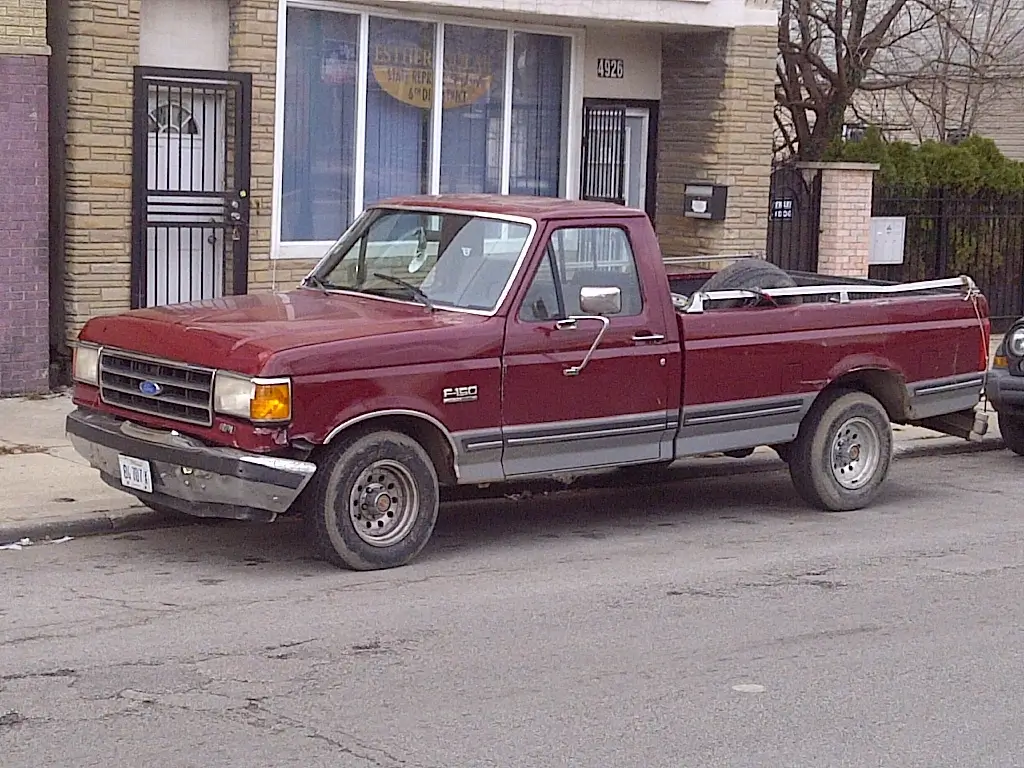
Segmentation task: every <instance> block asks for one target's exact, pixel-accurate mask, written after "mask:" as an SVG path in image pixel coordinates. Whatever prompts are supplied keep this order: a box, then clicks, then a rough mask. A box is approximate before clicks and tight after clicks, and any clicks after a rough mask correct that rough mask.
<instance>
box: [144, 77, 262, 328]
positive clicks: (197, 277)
mask: <svg viewBox="0 0 1024 768" xmlns="http://www.w3.org/2000/svg"><path fill="white" fill-rule="evenodd" d="M251 98H252V76H251V75H250V74H248V73H242V72H211V71H205V70H181V69H163V68H153V67H136V69H135V90H134V115H133V121H134V126H133V128H134V130H133V144H132V154H133V157H132V203H133V206H132V254H131V257H132V258H131V269H132V274H131V290H132V307H133V308H137V307H152V306H160V305H165V304H177V303H182V302H190V301H202V300H210V299H216V298H219V297H221V296H224V295H230V294H242V293H245V292H246V290H247V289H248V271H249V263H248V261H249V231H248V222H249V179H250V133H251V125H250V109H251V107H250V105H251Z"/></svg>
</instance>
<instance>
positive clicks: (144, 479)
mask: <svg viewBox="0 0 1024 768" xmlns="http://www.w3.org/2000/svg"><path fill="white" fill-rule="evenodd" d="M117 461H118V463H119V464H120V465H121V485H123V486H124V487H125V488H131V489H132V490H135V491H142V492H144V493H152V492H153V474H152V472H150V470H149V462H148V461H146V460H145V459H133V458H132V457H131V456H118V457H117Z"/></svg>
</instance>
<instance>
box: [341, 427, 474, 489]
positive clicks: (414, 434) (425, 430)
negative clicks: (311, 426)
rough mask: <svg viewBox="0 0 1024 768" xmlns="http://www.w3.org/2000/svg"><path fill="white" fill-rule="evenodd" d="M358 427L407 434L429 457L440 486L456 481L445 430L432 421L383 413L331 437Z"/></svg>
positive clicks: (365, 431) (451, 452) (450, 447)
mask: <svg viewBox="0 0 1024 768" xmlns="http://www.w3.org/2000/svg"><path fill="white" fill-rule="evenodd" d="M355 430H358V431H359V432H360V433H364V434H365V433H367V432H377V431H383V430H390V431H392V432H400V433H402V434H404V435H408V436H409V437H411V438H412V439H413V440H415V441H416V442H417V443H419V444H420V445H421V446H423V450H425V451H426V452H427V455H428V456H430V460H431V461H432V462H433V464H434V470H435V471H436V472H437V479H438V481H439V482H440V483H441V485H455V484H456V483H457V482H458V480H457V478H456V475H455V455H454V452H453V451H452V444H451V443H450V442H449V441H448V438H447V437H446V436H445V434H444V432H442V431H441V430H440V429H438V428H437V427H436V426H435V425H433V424H431V423H430V422H429V421H427V420H426V419H420V418H417V417H416V416H404V415H384V416H377V417H375V418H372V419H367V420H366V421H361V422H359V423H358V424H353V425H352V426H351V427H349V428H348V429H346V430H344V431H342V432H339V433H338V434H337V435H335V436H334V437H333V438H332V442H334V441H336V440H337V439H338V438H339V437H341V436H342V435H345V434H351V433H352V432H353V431H355Z"/></svg>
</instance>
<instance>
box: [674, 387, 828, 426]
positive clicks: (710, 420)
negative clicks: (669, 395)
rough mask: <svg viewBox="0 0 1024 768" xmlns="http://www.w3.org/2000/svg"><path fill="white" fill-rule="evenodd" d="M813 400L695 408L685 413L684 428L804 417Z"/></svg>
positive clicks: (741, 402)
mask: <svg viewBox="0 0 1024 768" xmlns="http://www.w3.org/2000/svg"><path fill="white" fill-rule="evenodd" d="M813 398H814V395H809V396H796V397H785V398H765V399H759V400H746V401H742V400H741V401H737V402H732V403H714V404H713V405H703V406H694V407H691V408H687V409H686V410H685V411H684V413H683V427H684V428H685V427H696V426H700V425H704V424H725V423H728V422H730V421H743V420H748V419H762V418H768V417H772V416H785V415H789V414H800V415H801V416H802V415H803V411H804V410H805V408H807V407H808V405H809V400H813Z"/></svg>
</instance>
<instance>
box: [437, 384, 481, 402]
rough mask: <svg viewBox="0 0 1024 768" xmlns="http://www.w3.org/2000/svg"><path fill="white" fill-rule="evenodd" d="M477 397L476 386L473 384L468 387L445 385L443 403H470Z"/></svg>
mask: <svg viewBox="0 0 1024 768" xmlns="http://www.w3.org/2000/svg"><path fill="white" fill-rule="evenodd" d="M476 398H477V388H476V385H475V384H473V385H471V386H468V387H446V388H445V390H444V403H445V405H448V404H450V403H472V402H474V401H475V400H476Z"/></svg>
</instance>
